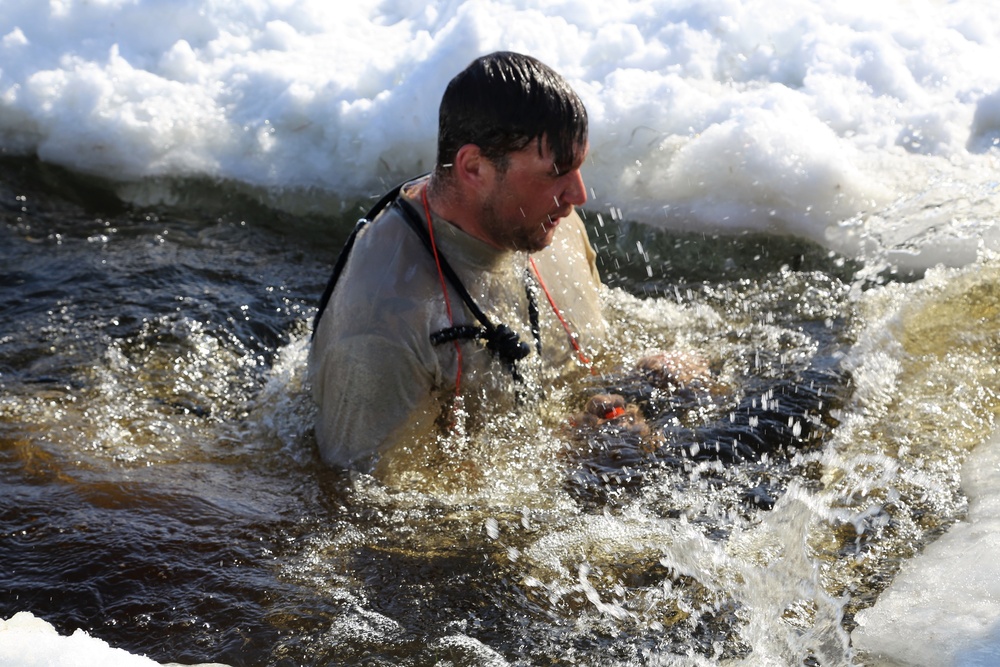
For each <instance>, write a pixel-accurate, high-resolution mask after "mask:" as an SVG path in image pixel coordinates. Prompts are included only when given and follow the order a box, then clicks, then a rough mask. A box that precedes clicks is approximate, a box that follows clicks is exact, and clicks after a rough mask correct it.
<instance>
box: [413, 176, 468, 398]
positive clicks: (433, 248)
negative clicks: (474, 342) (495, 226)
mask: <svg viewBox="0 0 1000 667" xmlns="http://www.w3.org/2000/svg"><path fill="white" fill-rule="evenodd" d="M421 199H422V201H423V203H424V214H425V215H426V216H427V232H428V234H429V235H430V237H431V252H432V254H433V255H434V264H435V265H437V270H438V278H440V279H441V291H442V292H443V293H444V306H445V310H447V311H448V324H449V325H451V326H455V318H454V316H452V314H451V299H450V298H449V297H448V285H447V283H446V282H445V279H444V272H443V271H442V270H441V260H440V259H438V251H437V244H436V243H435V242H434V224H433V218H431V207H430V204H428V203H427V184H426V183H425V184H424V187H423V189H422V190H421ZM455 354H456V355H457V357H458V368H457V369H456V371H455V398H456V400H457V399H458V397H459V393H460V389H461V383H462V347H461V346H460V345H459V344H458V340H456V341H455Z"/></svg>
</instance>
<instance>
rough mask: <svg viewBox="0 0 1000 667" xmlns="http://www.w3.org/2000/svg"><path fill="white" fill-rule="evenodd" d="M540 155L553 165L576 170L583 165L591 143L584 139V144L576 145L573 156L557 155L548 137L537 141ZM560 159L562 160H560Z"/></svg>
mask: <svg viewBox="0 0 1000 667" xmlns="http://www.w3.org/2000/svg"><path fill="white" fill-rule="evenodd" d="M535 141H536V142H537V143H536V145H537V148H538V154H539V155H540V156H541V157H542V158H543V159H545V160H551V161H552V163H553V164H555V165H557V166H559V167H561V168H570V169H574V168H576V167H579V166H580V165H581V164H583V161H584V160H585V159H586V157H587V153H588V152H589V151H590V141H588V140H586V139H584V140H583V142H581V143H577V144H574V146H573V152H572V154H571V155H556V153H555V151H554V150H553V148H552V144H551V143H550V142H549V140H548V137H547V136H543V137H541V138H540V139H536V140H535ZM560 158H562V159H561V160H560Z"/></svg>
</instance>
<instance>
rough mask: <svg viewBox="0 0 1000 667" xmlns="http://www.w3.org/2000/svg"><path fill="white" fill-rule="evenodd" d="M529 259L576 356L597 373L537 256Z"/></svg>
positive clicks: (591, 370) (592, 371)
mask: <svg viewBox="0 0 1000 667" xmlns="http://www.w3.org/2000/svg"><path fill="white" fill-rule="evenodd" d="M528 261H529V262H531V270H532V271H534V272H535V277H536V278H538V284H539V285H541V287H542V292H544V293H545V298H546V299H548V300H549V305H550V306H552V311H553V312H554V313H555V314H556V317H557V318H558V319H559V322H560V323H561V324H562V327H563V329H565V330H566V335H567V336H569V343H570V345H572V346H573V349H574V350H576V356H577V357H578V358H579V359H580V362H581V363H582V364H583V365H584V366H586V367H587V368H589V369H590V372H591V373H592V374H593V373H595V372H596V371H595V370H594V365H593V363H592V362H591V361H590V359H588V358H587V355H585V354H584V353H583V350H582V349H580V344H579V343H578V342H577V341H576V336H574V335H573V330H572V329H570V327H569V322H567V321H566V318H565V317H563V314H562V312H560V310H559V306H557V305H556V302H555V299H553V298H552V294H551V293H549V288H548V287H546V286H545V281H544V280H542V274H541V273H540V272H539V271H538V266H537V265H536V264H535V258H534V257H529V258H528Z"/></svg>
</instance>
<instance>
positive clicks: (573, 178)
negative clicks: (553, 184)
mask: <svg viewBox="0 0 1000 667" xmlns="http://www.w3.org/2000/svg"><path fill="white" fill-rule="evenodd" d="M566 178H567V182H566V189H565V190H563V194H562V199H563V201H564V202H566V203H567V204H572V205H573V206H583V205H584V204H586V203H587V186H585V185H584V184H583V174H581V173H580V170H579V169H574V170H573V171H572V172H570V173H568V174H566Z"/></svg>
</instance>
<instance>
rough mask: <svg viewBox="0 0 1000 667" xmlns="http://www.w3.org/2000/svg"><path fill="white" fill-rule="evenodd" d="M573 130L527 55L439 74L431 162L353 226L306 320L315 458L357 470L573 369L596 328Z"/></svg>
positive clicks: (493, 412)
mask: <svg viewBox="0 0 1000 667" xmlns="http://www.w3.org/2000/svg"><path fill="white" fill-rule="evenodd" d="M587 133H588V128H587V112H586V109H585V108H584V106H583V103H582V101H581V100H580V98H579V97H578V96H577V94H576V93H575V92H574V91H573V90H572V89H571V88H570V86H569V85H568V83H567V82H566V81H565V80H564V79H563V78H562V77H561V76H560V75H559V74H557V73H556V72H554V71H553V70H552V69H550V68H549V67H547V66H546V65H544V64H542V63H541V62H539V61H538V60H536V59H534V58H531V57H529V56H525V55H520V54H516V53H508V52H501V53H493V54H490V55H487V56H483V57H481V58H478V59H476V60H475V61H473V62H472V63H471V64H470V65H469V66H468V67H467V68H466V69H465V70H463V71H462V72H460V73H459V74H458V75H457V76H456V77H455V78H454V79H452V81H451V82H450V83H449V85H448V87H447V90H446V91H445V93H444V96H443V98H442V101H441V106H440V114H439V135H438V155H437V164H436V166H435V168H434V171H433V172H432V174H431V175H430V176H429V177H426V178H421V179H418V180H415V181H412V182H410V183H407V184H405V185H404V186H403V187H402V189H401V191H400V193H399V196H398V197H397V199H396V201H395V202H394V203H393V204H391V205H389V206H387V207H386V208H384V209H383V211H382V212H381V213H380V214H379V215H377V216H376V217H375V219H374V220H373V221H371V223H370V224H368V225H366V226H365V227H364V229H363V230H362V231H361V232H360V233H359V234H357V237H356V240H355V242H354V245H353V247H352V248H351V250H350V254H349V255H348V256H347V262H346V264H344V267H343V271H342V273H341V274H340V275H339V278H337V280H336V284H335V289H333V291H332V295H330V297H329V302H328V304H324V305H325V308H323V309H321V312H320V315H319V316H318V318H317V322H316V328H315V331H314V340H313V347H312V350H311V354H310V361H309V366H310V378H311V382H312V387H313V393H314V397H315V400H316V402H317V404H318V406H319V415H318V419H317V423H316V437H317V441H318V444H319V449H320V454H321V456H322V458H323V459H324V460H325V461H326V462H327V463H330V464H333V465H337V466H343V467H349V468H355V469H359V470H363V471H370V470H373V469H375V468H376V466H377V465H379V463H380V460H381V461H383V463H384V460H385V458H386V455H387V454H388V453H390V452H392V453H393V456H394V457H395V458H396V459H397V460H398V459H399V457H400V453H399V452H400V450H401V449H402V450H404V455H405V452H406V451H409V450H410V449H412V448H415V447H416V446H417V445H416V444H415V443H419V442H421V441H426V440H427V439H428V438H431V439H433V438H439V437H440V436H442V435H447V434H448V433H449V432H451V431H453V430H455V429H458V430H459V431H461V432H466V433H468V432H470V430H473V429H476V428H477V427H479V426H481V425H482V424H483V423H485V422H487V421H488V420H492V419H495V418H497V417H498V416H503V415H510V414H516V413H517V412H518V411H522V410H524V409H528V408H529V407H530V406H531V405H532V403H533V402H534V401H537V400H538V398H539V397H540V396H541V394H542V391H541V387H542V386H544V385H545V384H546V383H550V382H552V381H553V380H554V379H556V378H558V377H560V376H562V375H564V374H565V373H566V372H567V371H571V370H572V369H573V368H582V367H584V366H586V365H588V364H589V360H588V358H587V356H588V355H590V354H593V353H594V352H595V351H596V348H597V347H598V346H599V345H600V344H601V341H602V340H603V338H604V335H605V331H606V328H607V326H606V323H605V321H604V319H603V316H602V314H601V308H600V297H599V293H600V290H601V289H602V287H601V282H600V278H599V276H598V272H597V268H596V265H595V253H594V250H593V248H592V247H591V245H590V243H589V241H588V239H587V234H586V230H585V229H584V226H583V223H582V221H581V219H580V217H579V215H578V214H577V212H576V208H575V207H577V206H581V205H583V204H584V203H585V202H586V201H587V195H586V191H585V186H584V183H583V179H582V176H581V174H580V167H581V165H582V164H583V162H584V159H585V158H586V155H587V150H588V138H587ZM448 267H451V269H452V270H453V271H450V270H449V268H448Z"/></svg>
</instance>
